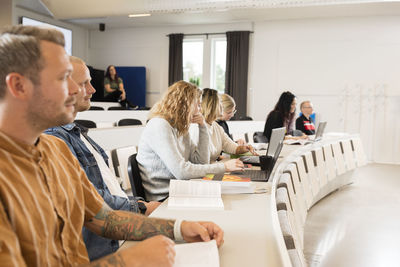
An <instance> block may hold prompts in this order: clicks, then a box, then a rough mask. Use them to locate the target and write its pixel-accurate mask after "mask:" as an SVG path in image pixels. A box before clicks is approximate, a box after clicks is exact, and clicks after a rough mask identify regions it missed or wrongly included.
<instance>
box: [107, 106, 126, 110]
mask: <svg viewBox="0 0 400 267" xmlns="http://www.w3.org/2000/svg"><path fill="white" fill-rule="evenodd" d="M107 110H127V108H125V107H117V106H115V107H109V108H108V109H107Z"/></svg>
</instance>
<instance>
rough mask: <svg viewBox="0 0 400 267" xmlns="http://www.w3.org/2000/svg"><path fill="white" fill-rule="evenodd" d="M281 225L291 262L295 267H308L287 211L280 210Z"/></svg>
mask: <svg viewBox="0 0 400 267" xmlns="http://www.w3.org/2000/svg"><path fill="white" fill-rule="evenodd" d="M278 219H279V225H280V227H281V231H282V235H283V239H284V240H285V245H286V249H287V250H288V253H289V257H290V261H291V262H292V266H294V267H303V266H307V264H306V261H305V258H304V253H303V249H302V248H301V246H300V244H299V243H298V240H296V238H295V236H294V235H293V228H292V225H291V224H290V219H289V216H288V212H287V211H286V210H278Z"/></svg>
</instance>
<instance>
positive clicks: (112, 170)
mask: <svg viewBox="0 0 400 267" xmlns="http://www.w3.org/2000/svg"><path fill="white" fill-rule="evenodd" d="M104 152H105V153H106V155H107V157H108V162H107V163H108V168H110V170H111V172H112V173H114V174H115V175H116V173H115V168H114V164H113V161H112V153H111V151H110V150H105V151H104ZM119 182H121V181H119Z"/></svg>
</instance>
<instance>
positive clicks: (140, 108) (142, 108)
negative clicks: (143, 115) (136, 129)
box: [137, 107, 151, 110]
mask: <svg viewBox="0 0 400 267" xmlns="http://www.w3.org/2000/svg"><path fill="white" fill-rule="evenodd" d="M150 109H151V107H138V108H137V110H150Z"/></svg>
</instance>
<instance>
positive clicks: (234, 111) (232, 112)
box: [226, 109, 237, 115]
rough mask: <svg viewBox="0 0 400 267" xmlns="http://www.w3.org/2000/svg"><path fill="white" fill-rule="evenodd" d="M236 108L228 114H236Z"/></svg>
mask: <svg viewBox="0 0 400 267" xmlns="http://www.w3.org/2000/svg"><path fill="white" fill-rule="evenodd" d="M236 111H237V110H236V109H235V110H232V111H230V112H227V113H226V114H228V115H235V113H236Z"/></svg>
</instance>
